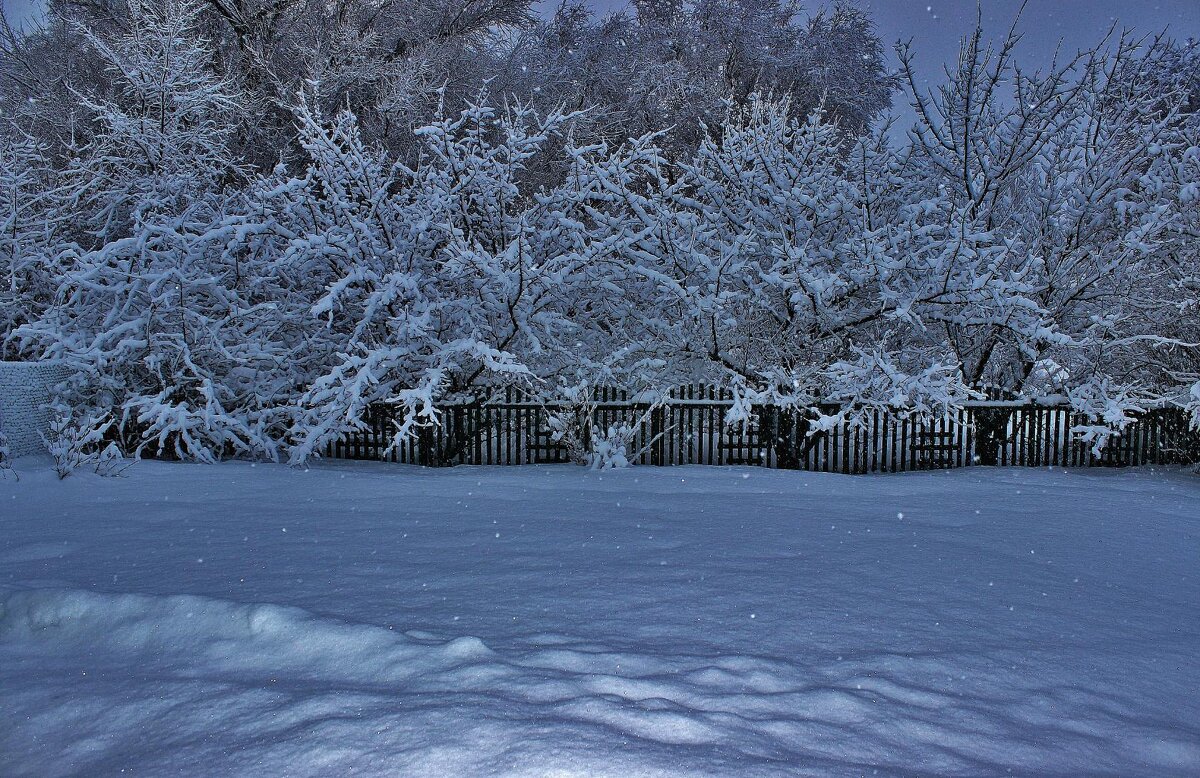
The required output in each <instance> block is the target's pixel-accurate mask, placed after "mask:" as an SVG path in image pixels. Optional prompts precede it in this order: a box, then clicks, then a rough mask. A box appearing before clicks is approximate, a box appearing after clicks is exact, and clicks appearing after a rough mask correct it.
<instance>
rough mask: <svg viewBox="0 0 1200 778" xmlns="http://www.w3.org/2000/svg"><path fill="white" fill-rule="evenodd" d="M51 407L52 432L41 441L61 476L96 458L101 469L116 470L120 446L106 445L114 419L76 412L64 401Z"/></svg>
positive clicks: (104, 472) (56, 472)
mask: <svg viewBox="0 0 1200 778" xmlns="http://www.w3.org/2000/svg"><path fill="white" fill-rule="evenodd" d="M52 410H53V416H52V417H51V419H50V428H49V430H47V432H48V433H49V434H46V435H43V436H42V441H43V442H44V443H45V444H46V450H47V451H48V452H49V453H50V456H51V458H52V459H53V460H54V472H55V474H56V475H57V476H58V477H59V479H60V480H61V479H63V478H66V477H67V476H69V475H71V474H72V473H74V472H75V471H76V470H78V469H79V468H80V467H81V466H82V465H84V464H87V463H93V462H94V463H96V465H97V467H96V471H97V472H98V473H102V474H105V475H108V474H111V473H113V472H114V469H113V466H114V462H113V459H114V455H116V456H118V457H119V450H117V449H116V448H115V444H112V443H109V444H108V445H104V436H105V433H107V432H108V430H109V428H110V427H112V425H113V422H112V420H111V419H104V418H96V417H94V416H91V415H88V414H76V413H75V412H74V411H72V409H71V408H70V407H69V406H66V405H62V404H56V405H54V407H53V409H52Z"/></svg>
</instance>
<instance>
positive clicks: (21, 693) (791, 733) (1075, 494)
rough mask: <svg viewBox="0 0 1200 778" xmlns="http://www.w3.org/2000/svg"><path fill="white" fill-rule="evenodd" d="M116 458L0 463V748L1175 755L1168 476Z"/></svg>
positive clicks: (1189, 641) (1199, 711)
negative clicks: (109, 473)
mask: <svg viewBox="0 0 1200 778" xmlns="http://www.w3.org/2000/svg"><path fill="white" fill-rule="evenodd" d="M131 473H132V475H131V476H130V477H129V478H126V479H116V480H113V479H99V478H90V477H86V476H85V477H81V478H80V479H79V481H78V483H72V481H68V482H64V483H63V484H61V485H58V484H55V483H54V482H53V481H52V479H53V476H52V474H50V473H48V472H31V473H27V474H25V477H23V478H22V480H21V481H20V482H19V483H15V482H14V483H12V484H2V483H0V506H5V508H6V509H5V510H4V511H3V512H2V513H0V571H3V573H4V574H5V577H3V578H0V688H3V690H4V693H3V695H0V719H2V720H3V721H5V722H7V723H8V724H9V726H7V727H6V728H5V729H4V730H3V731H0V763H3V764H4V765H5V771H6V773H5V774H6V775H7V774H12V775H31V776H32V775H37V776H53V775H67V774H79V773H85V774H110V773H116V772H118V771H120V770H122V769H130V770H134V771H135V772H140V773H143V774H163V773H175V772H179V771H180V770H185V769H196V766H198V765H202V766H203V772H205V773H207V774H249V773H254V774H263V775H289V776H293V775H314V776H316V775H330V774H355V775H396V774H403V775H439V776H444V775H478V774H503V775H589V776H591V775H618V774H619V775H731V774H738V775H782V774H786V775H804V774H812V775H842V774H844V775H860V774H863V773H869V772H871V771H872V770H878V771H880V772H882V773H883V774H894V773H910V772H914V771H915V772H918V773H920V774H923V775H938V774H945V775H949V774H964V773H971V774H978V773H987V774H994V773H1002V772H1005V771H1007V770H1012V771H1014V772H1016V773H1018V774H1064V775H1066V774H1081V773H1090V774H1094V773H1112V774H1121V775H1188V774H1195V773H1196V772H1198V771H1200V745H1197V744H1198V743H1200V739H1198V738H1197V729H1196V724H1195V722H1196V721H1200V701H1198V700H1200V696H1198V695H1197V694H1196V691H1197V679H1198V678H1200V672H1197V671H1198V670H1200V664H1198V660H1197V646H1198V645H1200V616H1198V615H1197V613H1196V610H1195V607H1194V606H1195V602H1196V599H1197V595H1198V594H1200V585H1198V583H1197V577H1196V576H1195V574H1194V571H1195V565H1196V562H1197V561H1198V560H1200V541H1198V537H1200V532H1198V530H1200V515H1198V514H1200V512H1197V511H1196V509H1195V505H1196V504H1197V498H1198V497H1200V484H1198V483H1197V482H1196V481H1195V479H1188V478H1185V477H1181V476H1160V475H1155V474H1151V473H1144V472H1143V473H1122V474H1115V473H1098V474H1076V473H1071V474H1065V473H1061V472H1057V473H1055V472H1046V471H996V470H983V471H980V472H976V473H966V472H961V471H959V472H949V473H930V474H913V475H909V476H899V477H881V478H872V479H853V478H845V477H841V476H836V475H820V474H807V475H798V474H795V473H776V472H764V471H757V470H740V469H722V470H715V469H703V468H679V469H669V470H655V471H651V472H645V471H643V472H636V473H635V472H619V473H616V474H613V475H603V474H597V473H591V474H587V473H584V472H583V471H581V470H579V469H576V468H559V469H552V468H549V469H548V468H522V469H515V470H514V469H500V468H496V469H460V470H455V471H453V472H442V471H424V470H419V469H415V468H387V467H381V466H368V465H353V466H350V465H341V464H339V465H335V466H332V467H328V468H319V469H316V470H312V471H309V472H297V471H292V470H288V469H286V468H281V467H269V466H258V467H257V468H255V467H252V466H249V465H239V464H234V465H222V466H214V467H207V468H203V467H193V466H183V465H169V464H165V463H141V464H140V465H139V466H138V467H137V468H135V469H134V470H133V471H131ZM51 486H53V487H54V488H50V487H51ZM9 507H11V509H8V508H9ZM179 592H187V593H186V594H181V593H179ZM47 744H54V745H53V747H47Z"/></svg>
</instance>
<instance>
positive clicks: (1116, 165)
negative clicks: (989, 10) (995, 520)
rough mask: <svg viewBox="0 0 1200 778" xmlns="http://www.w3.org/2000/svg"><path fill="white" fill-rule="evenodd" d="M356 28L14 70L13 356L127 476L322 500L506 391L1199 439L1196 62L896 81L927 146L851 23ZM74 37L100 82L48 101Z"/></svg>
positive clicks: (505, 5)
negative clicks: (1062, 405) (71, 54)
mask: <svg viewBox="0 0 1200 778" xmlns="http://www.w3.org/2000/svg"><path fill="white" fill-rule="evenodd" d="M410 5H411V7H410ZM339 8H340V9H341V10H340V11H339V13H338V15H337V16H338V18H337V19H332V18H328V17H327V15H326V12H327V11H326V10H321V9H320V8H317V7H313V8H308V7H305V8H304V9H299V8H292V7H291V6H288V8H286V9H277V10H278V13H279V14H280V15H281V16H282V17H286V18H287V19H290V20H291V21H292V22H297V23H298V22H299V21H300V20H304V21H306V22H315V21H321V22H329V23H330V24H331V25H332V27H331V28H330V29H329V30H324V31H318V30H317V29H315V28H314V29H313V30H312V31H311V32H310V33H303V34H302V33H300V32H297V31H296V29H298V28H295V29H294V28H292V27H290V26H288V24H285V23H284V22H283V21H281V20H280V19H279V18H277V17H276V16H275V15H273V14H274V12H272V13H266V15H265V16H262V17H261V18H260V17H259V16H258V15H257V12H253V13H252V12H251V11H249V10H246V9H241V8H240V6H238V7H234V6H230V5H227V4H225V3H215V4H210V5H202V4H200V3H198V2H196V0H139V1H138V2H135V3H130V4H128V7H127V8H126V7H124V6H123V7H122V8H121V9H117V10H114V11H113V13H114V14H116V15H117V16H118V17H120V18H119V19H118V20H116V21H115V22H114V21H113V20H109V21H106V20H104V19H100V18H92V15H91V14H90V12H88V13H84V12H83V11H81V12H80V19H81V20H82V21H81V23H80V24H76V25H68V26H63V25H61V24H58V23H55V24H52V25H51V27H50V28H48V29H47V30H45V31H42V32H39V33H37V34H35V35H33V36H30V37H28V38H25V39H12V40H9V41H8V42H7V43H6V44H5V45H6V46H7V47H8V54H7V56H6V58H5V59H4V62H5V63H6V64H5V66H4V68H0V76H2V77H4V79H6V80H3V81H0V83H2V84H4V86H2V87H0V103H2V104H3V107H4V111H5V113H4V121H3V123H2V125H0V132H2V133H3V139H4V141H5V142H4V144H3V145H2V146H0V149H2V150H0V155H2V159H0V163H2V164H0V205H2V206H3V210H2V211H0V273H2V274H3V288H0V344H2V346H0V347H2V348H3V353H4V354H6V355H8V356H10V357H15V358H19V359H23V360H32V359H41V358H54V359H58V360H61V361H63V362H64V363H66V364H69V365H71V366H72V367H74V368H75V369H76V370H77V374H78V379H77V380H76V382H75V383H74V385H73V386H71V387H69V388H68V391H67V394H66V395H65V398H64V399H65V400H66V401H67V402H69V403H70V404H71V405H72V406H73V407H75V408H77V409H78V412H79V413H82V414H88V415H91V416H94V417H97V418H100V417H106V418H112V419H114V427H113V431H112V436H111V437H112V438H113V439H114V440H115V441H116V442H118V443H119V444H120V446H121V448H122V450H125V451H130V452H140V453H146V452H149V453H153V454H155V455H159V456H168V457H174V458H181V459H192V460H197V461H203V462H213V461H216V460H219V459H222V458H227V457H241V458H254V459H260V460H271V461H288V462H291V463H294V464H301V463H306V462H309V461H311V460H312V459H313V458H314V457H316V456H319V455H320V454H321V453H322V452H323V451H324V450H325V447H326V446H327V445H328V444H329V443H330V442H331V441H334V440H336V439H338V438H340V437H342V436H343V435H345V434H346V433H347V432H350V431H352V430H355V429H359V428H362V427H363V425H365V424H366V423H367V421H366V417H367V414H368V411H369V409H370V408H371V407H372V406H374V405H376V404H380V403H388V404H391V405H393V406H395V407H396V408H397V409H398V413H397V420H396V425H395V428H394V429H392V430H391V431H390V433H391V435H392V436H393V441H394V442H399V441H401V440H403V439H405V438H406V437H407V436H412V435H418V436H420V435H426V436H428V435H429V433H430V431H431V430H432V429H433V428H434V427H435V426H436V425H439V424H440V423H441V422H442V418H443V414H444V412H445V409H446V408H447V407H448V406H449V405H450V404H452V403H454V402H456V401H459V400H463V399H468V398H480V397H487V396H490V395H491V394H492V393H494V392H495V391H496V390H497V387H499V386H502V385H518V386H520V387H522V388H523V389H524V390H526V391H527V392H530V393H532V394H533V395H535V396H542V397H545V398H547V402H548V403H551V402H558V401H561V400H562V399H563V398H562V397H550V395H551V394H552V392H550V390H549V389H548V387H558V386H571V385H578V384H584V385H587V386H601V385H607V386H616V387H621V388H623V389H625V390H627V391H631V392H639V391H642V390H646V389H647V388H650V389H653V390H659V391H661V390H662V389H664V388H666V387H668V386H671V385H673V384H677V383H681V382H692V381H706V382H712V383H716V384H719V385H721V386H723V387H726V388H731V389H733V390H734V391H735V393H736V396H737V398H738V402H737V403H736V404H735V407H734V410H733V412H732V413H730V415H729V418H728V421H729V422H730V423H731V424H737V423H745V422H749V421H751V419H750V416H751V415H752V414H753V413H756V412H758V411H757V410H756V408H759V407H761V406H762V404H764V403H770V404H772V405H773V406H775V407H778V408H780V409H782V411H781V413H782V416H783V418H782V419H780V424H781V425H782V426H780V427H779V429H780V430H781V433H782V437H781V438H780V440H792V439H793V438H796V439H809V440H815V437H814V435H815V434H816V433H819V432H820V431H822V430H823V429H827V428H828V427H829V425H831V424H833V423H840V422H841V421H845V420H849V421H851V422H854V421H857V420H861V419H862V418H865V414H869V413H873V412H874V411H876V410H880V409H888V410H890V411H893V412H896V413H899V414H916V415H927V414H933V415H938V414H941V413H942V412H944V411H945V410H946V409H948V408H952V407H954V406H956V405H960V404H961V403H963V402H964V401H967V400H969V399H970V398H972V397H976V396H978V393H979V392H980V391H981V390H983V389H985V388H987V387H993V388H996V387H998V389H999V391H1001V392H1004V393H1007V394H1008V395H1009V396H1021V395H1025V396H1030V395H1033V396H1044V395H1047V394H1054V395H1061V396H1065V397H1070V398H1072V399H1073V401H1074V402H1075V403H1076V407H1077V408H1078V409H1079V410H1081V411H1084V412H1086V413H1088V414H1090V415H1091V416H1092V420H1091V421H1090V422H1089V423H1088V424H1086V425H1082V426H1080V428H1079V430H1078V432H1079V434H1081V435H1083V436H1085V437H1086V438H1087V440H1088V441H1089V442H1092V443H1094V444H1095V445H1096V446H1103V445H1104V444H1105V443H1106V442H1107V441H1108V440H1109V439H1110V438H1111V437H1112V435H1113V434H1116V433H1118V432H1119V431H1120V429H1121V428H1122V426H1123V425H1124V424H1125V423H1127V421H1128V418H1129V414H1130V413H1135V412H1136V411H1137V408H1138V407H1144V406H1145V404H1146V403H1148V402H1155V403H1169V404H1173V405H1176V406H1181V407H1188V403H1189V402H1191V400H1189V399H1188V394H1189V389H1190V387H1191V386H1192V385H1194V384H1195V383H1196V381H1197V380H1198V379H1200V325H1198V324H1197V322H1198V321H1200V273H1198V271H1197V269H1196V268H1197V262H1198V253H1197V252H1198V248H1197V247H1198V246H1200V239H1198V238H1200V227H1198V226H1197V225H1200V198H1198V197H1197V195H1196V188H1195V187H1196V184H1195V182H1196V179H1197V176H1198V175H1200V119H1198V118H1197V117H1198V116H1200V114H1198V113H1197V105H1200V98H1198V97H1197V95H1200V85H1198V82H1197V79H1196V78H1195V75H1194V74H1195V72H1197V71H1196V62H1197V54H1196V47H1195V46H1194V45H1185V46H1178V45H1174V44H1171V43H1168V42H1165V41H1161V40H1146V41H1133V40H1128V39H1119V40H1113V41H1107V42H1106V44H1105V45H1104V46H1102V47H1100V48H1098V49H1096V50H1094V51H1090V52H1084V53H1082V54H1080V55H1079V56H1077V57H1073V58H1070V59H1067V60H1061V61H1058V62H1056V63H1055V65H1054V67H1053V68H1051V69H1050V70H1049V71H1047V72H1045V73H1028V72H1026V71H1024V70H1022V69H1021V68H1020V67H1018V65H1017V63H1016V62H1015V60H1014V57H1013V51H1014V47H1015V44H1016V36H1015V35H1013V36H1010V38H1009V40H1007V41H1006V42H1005V43H1004V44H1003V45H1002V46H1001V47H1000V48H999V49H996V50H988V49H985V48H984V47H983V44H982V33H981V32H976V33H975V34H974V35H972V36H971V37H969V38H968V39H967V40H966V41H965V42H964V46H963V51H962V56H961V58H960V61H959V62H958V63H957V64H956V65H955V66H954V67H952V68H950V69H949V72H948V81H947V83H946V85H945V86H944V87H941V88H939V89H937V90H934V91H932V92H926V91H924V90H923V88H922V87H920V86H919V85H920V84H921V83H922V82H921V78H920V76H919V75H918V74H916V73H915V72H913V70H912V67H911V61H912V57H911V52H908V51H907V50H906V49H904V48H903V47H902V48H901V52H900V53H901V58H902V62H903V63H904V73H903V76H904V77H903V79H902V80H903V81H904V82H906V92H907V97H908V99H909V100H911V101H912V102H913V103H914V104H915V106H916V108H917V117H918V118H917V122H916V125H915V126H914V127H912V128H911V129H910V131H909V133H908V136H907V138H906V139H905V140H898V139H897V138H896V136H895V134H894V133H890V132H889V131H888V128H887V127H883V126H879V125H878V123H872V118H873V117H874V116H875V115H876V113H877V112H878V111H879V110H880V108H882V107H883V106H885V105H886V104H887V102H888V100H889V99H890V97H889V96H890V93H891V92H890V90H891V86H892V84H891V79H889V78H888V77H886V75H885V74H884V72H883V70H882V67H883V65H882V60H881V53H880V51H879V47H878V41H877V40H876V39H875V38H874V37H873V33H872V32H871V30H870V21H869V18H867V17H865V16H864V15H863V14H862V13H861V12H860V11H856V10H854V9H852V8H849V7H843V6H836V7H834V8H833V9H830V10H829V11H828V12H826V13H824V14H821V15H818V16H815V17H811V18H809V19H807V20H802V18H801V17H800V16H799V15H798V9H797V7H796V6H795V5H794V4H791V3H787V2H778V1H777V0H720V1H719V2H718V1H717V0H712V1H711V2H710V1H709V0H703V2H701V1H699V0H698V1H697V2H693V3H665V4H664V3H640V4H636V5H635V8H634V9H633V12H632V13H631V14H617V15H614V16H611V17H608V18H606V19H604V20H602V21H601V22H599V23H596V22H594V21H593V20H592V19H591V18H590V17H589V16H588V15H587V13H586V12H585V11H584V10H583V9H581V8H579V7H574V6H570V5H568V6H564V7H563V8H562V9H561V10H560V11H559V13H558V14H557V16H556V17H555V18H554V20H553V21H551V22H549V23H547V24H545V25H540V26H537V25H534V26H527V23H528V21H529V19H528V18H527V17H526V11H527V10H528V8H527V3H524V2H519V1H517V0H511V1H510V0H505V2H496V3H486V4H480V3H474V2H465V1H464V2H458V1H457V0H454V2H451V1H450V0H428V2H425V1H424V0H423V2H420V3H416V4H409V5H405V6H404V7H403V8H401V7H400V6H399V5H395V6H394V5H392V4H388V3H384V4H383V5H380V6H378V7H375V6H371V7H370V8H367V7H366V6H361V5H358V4H356V3H350V4H345V5H343V6H339ZM406 8H407V9H408V10H407V11H405V10H404V9H406ZM451 12H453V13H451ZM264 13H265V12H264ZM246 14H250V15H251V16H252V17H253V18H256V19H260V21H259V22H252V21H250V20H249V19H248V18H247V17H246ZM277 25H278V26H277ZM502 28H503V29H508V30H516V29H517V28H520V29H522V30H523V32H521V33H520V34H516V33H514V34H513V35H511V36H508V37H507V38H505V39H504V40H505V42H504V43H501V42H500V39H499V38H496V37H489V34H488V31H492V32H495V31H498V30H500V29H502ZM322 29H323V28H322ZM285 30H286V32H285ZM231 31H232V33H231ZM355 31H356V32H355ZM352 33H353V34H352ZM231 35H232V37H231ZM276 35H279V36H281V37H279V38H276V37H275V36H276ZM305 35H308V36H309V37H307V38H306V37H305ZM55 36H64V37H63V40H64V41H70V42H72V43H73V45H74V46H75V48H77V49H78V50H79V51H80V52H81V53H80V58H81V61H83V60H86V62H87V63H88V64H89V67H88V69H87V71H86V73H84V72H82V71H80V70H79V69H78V67H79V66H78V65H76V64H70V65H69V66H68V63H63V66H64V68H65V69H64V70H63V72H64V74H65V75H64V76H63V77H62V79H59V80H55V79H49V80H47V81H45V82H42V81H39V80H38V78H39V77H40V76H38V74H44V72H45V71H44V66H43V65H38V64H36V60H37V55H38V54H39V53H41V54H46V53H47V51H48V49H47V47H49V46H50V44H51V43H52V42H54V41H55V40H58V38H56V37H55ZM327 36H329V37H327ZM381 47H382V48H381ZM497 47H499V49H503V50H504V51H505V52H506V53H505V57H503V58H501V59H503V60H504V64H503V65H501V64H500V61H499V60H498V59H490V58H489V57H491V56H492V55H493V54H495V52H496V51H497V50H498V49H497ZM626 50H629V51H628V52H626ZM381 51H389V52H391V54H390V55H387V56H382V55H381V54H380V52H381ZM543 55H545V56H543ZM627 55H628V56H627ZM827 55H828V56H827ZM834 55H836V56H834ZM845 58H849V59H848V60H846V61H843V59H845ZM852 60H853V61H856V62H858V63H859V64H858V65H856V66H854V67H851V64H850V61H852ZM819 61H820V62H836V63H837V67H819V66H818V64H819ZM73 62H74V61H73ZM480 63H483V64H482V65H481V64H480ZM538 63H540V64H538ZM630 63H634V64H636V67H637V68H641V67H642V65H645V68H643V69H642V70H638V75H637V79H643V80H641V81H638V80H637V79H635V78H634V74H633V73H631V72H628V68H629V67H632V66H633V65H631V64H630ZM12 67H16V68H18V69H21V74H23V75H20V76H19V77H18V74H17V73H16V71H13V70H11V69H5V68H12ZM513 68H516V71H513ZM539 68H542V69H540V70H539ZM635 69H636V68H635ZM481 70H482V71H486V72H489V73H492V75H494V76H495V78H494V79H492V81H491V82H490V85H489V86H488V87H486V88H480V87H478V86H477V84H478V83H479V79H476V78H474V77H471V76H469V75H468V74H469V73H470V72H474V73H476V75H481V73H480V71H481ZM643 70H644V72H643ZM518 71H519V73H520V74H521V75H518ZM298 73H299V74H304V75H305V77H304V78H302V79H301V78H297V74H298ZM442 74H446V77H445V78H440V77H439V76H440V75H442ZM547 74H556V75H554V77H553V78H549V77H548V76H547ZM35 76H36V77H35ZM55 78H56V79H57V76H56V77H55ZM30 79H32V81H31V80H30ZM64 79H65V81H66V84H67V86H69V87H70V89H69V92H68V93H67V94H64V95H62V96H61V101H65V104H67V105H70V106H71V107H72V108H73V109H74V110H76V111H78V113H79V115H80V116H81V117H83V118H82V119H81V120H78V121H77V120H76V119H74V118H72V119H70V120H67V119H65V118H63V119H62V121H61V122H59V124H57V125H56V124H55V122H54V121H52V120H51V119H52V117H51V116H50V114H49V113H47V112H49V111H51V110H52V109H51V108H50V107H48V106H46V105H45V104H44V100H45V99H49V98H43V97H40V96H39V97H38V98H37V99H33V97H32V96H31V95H29V94H27V93H28V90H29V89H30V88H38V85H42V86H44V88H45V90H46V94H47V95H50V96H53V95H55V94H58V93H57V92H56V91H55V90H56V89H59V88H60V86H61V84H60V81H62V80H64ZM438 82H440V86H439V84H438ZM541 83H545V84H546V89H545V90H542V91H539V87H536V86H533V84H541ZM31 84H32V85H33V86H32V87H31ZM469 84H471V85H474V86H473V87H472V88H470V89H468V88H467V86H468V85H469ZM522 84H524V86H522ZM268 96H269V101H268V102H269V104H270V106H271V107H270V108H269V109H262V106H263V105H264V100H267V97H268ZM56 99H57V98H56ZM398 106H401V107H405V106H406V107H405V108H404V110H401V108H399V107H398ZM259 109H262V111H261V113H262V116H260V115H259V113H260V111H259ZM405 111H408V112H407V113H405ZM281 112H285V113H286V116H282V115H281ZM401 115H403V117H404V118H403V119H401V118H399V117H400V116H401ZM418 119H419V120H418ZM701 119H703V122H701V121H700V120H701ZM64 132H65V133H66V134H65V136H64V134H63V133H64ZM260 134H263V136H264V137H266V136H270V137H274V138H275V140H276V141H277V142H275V143H274V145H270V144H268V146H266V148H272V149H274V153H273V158H272V159H270V160H264V159H258V158H252V157H254V154H251V153H250V149H249V147H247V146H246V145H244V144H245V140H246V138H247V137H258V136H259V135H260ZM828 403H832V404H833V405H835V406H836V409H835V410H833V411H832V412H831V411H830V410H829V407H828V406H827V405H825V406H823V404H828ZM576 411H578V409H576ZM554 423H555V424H558V425H559V426H558V427H556V428H554V429H553V430H552V433H553V434H555V435H558V436H559V439H560V440H566V441H567V442H568V443H569V446H573V447H574V453H573V456H574V457H575V458H576V459H577V460H579V461H582V462H591V461H594V457H595V456H597V455H598V450H597V449H595V448H594V446H596V445H601V444H603V446H604V448H605V452H606V453H605V454H604V455H603V456H602V459H603V461H605V462H610V463H611V462H616V461H619V458H620V457H621V456H625V457H627V458H628V457H629V454H630V453H631V452H629V451H628V450H625V451H624V453H622V443H621V441H622V440H623V439H624V437H625V436H626V435H627V433H628V430H623V429H622V428H620V427H619V426H617V427H614V428H613V429H612V430H611V431H610V430H608V429H604V430H599V431H596V433H595V434H594V435H593V434H592V432H593V431H592V430H590V429H587V427H586V425H584V426H582V427H581V426H580V425H579V423H578V420H575V421H574V422H573V421H572V420H571V419H570V418H568V417H566V416H563V417H558V418H556V419H555V422H554ZM572 425H574V426H572ZM789 425H792V426H790V427H789ZM789 429H791V430H796V429H798V430H801V431H804V432H806V433H809V434H808V435H807V438H806V436H792V435H790V434H786V433H787V432H788V431H789ZM585 438H586V439H587V441H586V442H585ZM627 443H628V442H627ZM461 444H462V441H453V440H451V441H450V442H449V443H448V444H447V445H448V446H450V447H453V446H455V445H461ZM788 445H790V444H788ZM453 453H454V452H453V451H451V450H447V451H442V452H438V453H437V455H436V456H435V457H434V458H433V459H434V461H450V460H452V459H453V458H454V456H453ZM777 455H779V456H782V457H784V458H783V460H781V461H785V462H786V461H788V460H789V458H794V457H795V456H797V455H798V452H795V451H787V452H777Z"/></svg>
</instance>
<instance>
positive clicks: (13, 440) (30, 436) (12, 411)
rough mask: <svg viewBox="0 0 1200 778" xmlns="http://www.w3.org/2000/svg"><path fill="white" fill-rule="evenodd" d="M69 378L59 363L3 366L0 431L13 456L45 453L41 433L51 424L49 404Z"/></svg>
mask: <svg viewBox="0 0 1200 778" xmlns="http://www.w3.org/2000/svg"><path fill="white" fill-rule="evenodd" d="M70 376H71V371H70V369H69V368H67V366H66V365H63V364H61V363H58V362H0V430H3V431H4V434H5V435H7V436H8V442H9V446H10V448H11V449H12V455H13V456H15V457H19V456H25V455H27V454H40V453H44V452H45V450H46V446H45V444H43V443H42V438H41V434H40V433H43V432H45V431H46V429H47V427H48V426H49V424H50V413H49V410H48V409H47V408H46V403H48V402H49V401H50V396H51V390H52V389H53V388H54V386H55V385H56V384H58V383H60V382H62V381H65V380H67V379H68V378H69V377H70Z"/></svg>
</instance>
